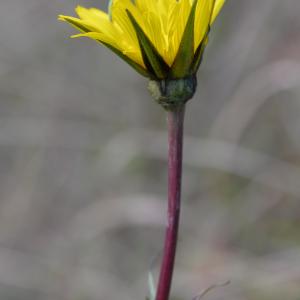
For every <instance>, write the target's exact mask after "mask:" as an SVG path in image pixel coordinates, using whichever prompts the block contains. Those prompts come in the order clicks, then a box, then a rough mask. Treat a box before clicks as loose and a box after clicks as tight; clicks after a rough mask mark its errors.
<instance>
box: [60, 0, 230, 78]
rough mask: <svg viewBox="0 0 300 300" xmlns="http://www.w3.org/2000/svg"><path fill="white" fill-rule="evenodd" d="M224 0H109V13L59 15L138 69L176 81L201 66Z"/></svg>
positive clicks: (85, 11) (81, 9)
mask: <svg viewBox="0 0 300 300" xmlns="http://www.w3.org/2000/svg"><path fill="white" fill-rule="evenodd" d="M224 2H225V0H194V1H193V0H110V3H109V9H108V13H105V12H103V11H101V10H99V9H96V8H90V9H87V8H84V7H81V6H78V7H77V8H76V12H77V14H78V16H79V18H74V17H70V16H63V15H60V16H59V19H60V20H63V21H67V22H68V23H70V24H71V25H72V26H74V27H75V28H76V29H78V30H79V31H80V32H81V33H80V34H77V35H73V36H72V37H82V36H85V37H89V38H91V39H94V40H96V41H98V42H100V43H101V44H104V45H105V46H107V47H108V48H110V49H111V50H112V51H114V52H115V53H116V54H117V55H119V56H120V57H121V58H122V59H124V60H125V61H126V62H127V63H129V64H130V65H131V66H132V67H133V68H135V69H136V70H137V71H138V72H139V73H141V74H142V75H144V76H147V77H150V78H152V79H166V78H169V79H175V78H183V77H185V76H189V75H191V74H194V73H195V72H196V71H197V69H198V68H199V65H200V62H201V59H202V55H203V51H204V48H205V46H206V44H207V36H208V33H209V30H210V26H211V25H212V23H213V22H214V20H215V18H216V16H217V15H218V13H219V11H220V10H221V8H222V6H223V4H224Z"/></svg>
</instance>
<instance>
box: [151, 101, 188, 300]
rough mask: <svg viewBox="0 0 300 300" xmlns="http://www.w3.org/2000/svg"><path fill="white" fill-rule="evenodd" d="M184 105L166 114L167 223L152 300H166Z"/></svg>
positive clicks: (176, 219)
mask: <svg viewBox="0 0 300 300" xmlns="http://www.w3.org/2000/svg"><path fill="white" fill-rule="evenodd" d="M183 122H184V105H183V106H180V107H177V108H176V109H174V110H172V111H169V112H168V135H169V155H168V223H167V228H166V236H165V245H164V252H163V259H162V265H161V270H160V276H159V281H158V288H157V294H156V300H168V299H169V294H170V289H171V283H172V277H173V269H174V262H175V254H176V245H177V236H178V227H179V216H180V195H181V177H182V148H183V147H182V146H183Z"/></svg>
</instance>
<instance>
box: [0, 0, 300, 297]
mask: <svg viewBox="0 0 300 300" xmlns="http://www.w3.org/2000/svg"><path fill="white" fill-rule="evenodd" d="M81 2H82V4H83V5H85V6H92V5H94V6H100V7H102V8H105V2H106V1H104V0H94V1H88V0H82V1H81ZM76 4H78V1H75V0H64V1H58V0H53V1H46V0H1V2H0V33H1V39H0V43H1V52H0V66H1V67H0V77H1V80H0V95H1V96H0V97H1V98H0V101H1V102H0V105H1V109H0V188H1V197H0V299H3V300H27V299H28V300H29V299H30V300H117V299H120V300H135V299H140V300H142V299H144V297H145V293H146V291H147V273H148V271H149V269H152V270H153V272H154V274H155V276H156V274H157V268H158V265H159V257H160V253H161V245H162V241H163V222H164V214H165V204H166V199H165V198H166V188H165V184H166V144H165V138H166V133H165V116H164V113H163V111H162V110H161V108H160V107H159V106H158V105H156V104H155V103H153V101H152V100H151V98H150V96H148V93H147V91H146V81H145V80H143V79H142V78H140V77H139V76H138V75H136V74H135V73H134V72H133V71H131V69H130V68H129V67H127V66H126V65H125V64H124V63H123V62H122V61H120V60H118V59H117V58H116V57H115V56H113V55H112V54H111V53H110V52H109V51H107V50H106V49H104V48H101V47H99V46H97V45H96V44H94V43H93V42H92V41H86V40H69V39H67V36H68V35H70V34H71V33H72V32H73V31H72V30H71V29H70V28H69V27H68V26H66V25H65V24H62V23H59V22H57V21H56V16H57V14H58V13H66V14H72V11H73V7H74V5H76ZM299 12H300V1H299V0H285V1H282V0H263V1H261V0H251V1H249V0H228V3H227V5H226V7H225V9H224V11H223V12H222V16H221V17H220V19H219V20H218V22H217V24H216V26H215V27H214V30H213V33H212V36H211V41H210V47H209V51H207V53H206V56H205V63H204V64H203V66H202V69H201V71H200V74H199V89H198V92H197V95H196V97H195V99H194V100H193V101H192V102H191V103H190V104H189V107H188V111H187V123H186V135H187V138H186V142H185V150H186V151H185V162H184V191H183V193H184V194H183V211H182V228H181V232H180V243H179V252H178V260H177V265H176V276H175V282H174V289H173V295H174V298H173V299H174V300H175V299H177V300H179V299H180V300H189V299H192V298H193V297H194V296H195V295H197V294H198V293H199V292H200V291H201V290H202V289H204V288H207V287H208V286H210V285H211V284H214V283H219V282H224V281H226V280H228V279H230V280H231V284H230V285H229V286H227V287H224V288H220V289H217V290H214V291H213V292H211V293H210V294H208V295H207V296H206V299H207V300H221V299H224V300H227V299H228V300H269V299H270V300H281V299H285V300H299V299H300V298H299V297H300V296H299V295H300V88H299V87H300V19H299Z"/></svg>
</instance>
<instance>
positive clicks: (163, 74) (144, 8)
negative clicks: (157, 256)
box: [59, 0, 225, 300]
mask: <svg viewBox="0 0 300 300" xmlns="http://www.w3.org/2000/svg"><path fill="white" fill-rule="evenodd" d="M224 2H225V0H110V1H109V5H108V12H107V13H106V12H103V11H101V10H99V9H96V8H89V9H87V8H84V7H81V6H77V7H76V9H75V10H76V13H77V15H78V17H71V16H65V15H60V16H59V20H62V21H66V22H68V23H69V24H71V25H72V26H73V27H75V28H76V29H77V30H78V31H79V32H80V33H78V34H76V35H73V36H72V38H77V37H87V38H91V39H93V40H95V41H96V42H98V43H100V44H102V45H104V46H106V47H107V48H109V49H110V50H111V51H113V52H114V53H115V54H116V55H118V56H119V57H120V58H121V59H123V60H124V61H125V62H127V63H128V64H129V65H130V66H131V67H132V68H134V69H135V70H136V71H137V72H138V73H139V74H141V75H143V76H145V77H147V78H149V80H150V81H149V85H148V88H149V90H150V92H151V94H152V96H153V98H154V99H155V100H156V101H157V102H158V103H159V104H161V105H162V107H163V108H164V109H165V110H166V111H167V116H168V132H169V155H168V171H169V172H168V174H169V175H168V222H167V228H166V237H165V246H164V252H163V258H162V265H161V271H160V277H159V280H158V287H157V291H156V296H155V299H156V300H167V299H169V293H170V288H171V281H172V274H173V268H174V261H175V252H176V244H177V233H178V226H179V214H180V197H181V196H180V195H181V177H182V150H183V147H182V146H183V121H184V109H185V104H186V102H187V101H188V100H189V99H191V98H192V97H193V95H194V93H195V91H196V86H197V79H196V73H197V71H198V69H199V67H200V64H201V61H202V58H203V53H204V50H205V47H206V45H207V43H208V37H209V33H210V30H211V26H212V24H213V23H214V21H215V19H216V17H217V15H218V14H219V12H220V10H221V8H222V7H223V5H224Z"/></svg>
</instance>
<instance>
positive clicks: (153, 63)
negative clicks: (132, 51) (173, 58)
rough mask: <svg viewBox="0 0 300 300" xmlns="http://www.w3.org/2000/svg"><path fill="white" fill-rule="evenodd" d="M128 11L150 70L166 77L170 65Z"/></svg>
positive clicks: (157, 76)
mask: <svg viewBox="0 0 300 300" xmlns="http://www.w3.org/2000/svg"><path fill="white" fill-rule="evenodd" d="M126 12H127V15H128V17H129V19H130V21H131V24H132V26H133V27H134V30H135V32H136V35H137V38H138V41H139V45H140V48H141V53H142V56H143V60H144V63H145V66H146V68H147V69H148V70H149V71H152V72H153V73H154V74H155V76H156V78H158V79H164V78H166V77H167V75H168V73H169V69H170V67H169V66H168V65H167V63H166V62H165V61H164V59H163V58H162V57H161V55H160V54H159V53H158V51H157V50H156V48H155V47H154V45H153V44H152V42H151V41H150V40H149V38H148V37H147V35H146V34H145V33H144V31H143V29H142V28H141V27H140V25H139V24H138V22H137V21H136V20H135V18H134V17H133V15H132V14H131V13H130V11H129V10H126Z"/></svg>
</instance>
